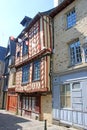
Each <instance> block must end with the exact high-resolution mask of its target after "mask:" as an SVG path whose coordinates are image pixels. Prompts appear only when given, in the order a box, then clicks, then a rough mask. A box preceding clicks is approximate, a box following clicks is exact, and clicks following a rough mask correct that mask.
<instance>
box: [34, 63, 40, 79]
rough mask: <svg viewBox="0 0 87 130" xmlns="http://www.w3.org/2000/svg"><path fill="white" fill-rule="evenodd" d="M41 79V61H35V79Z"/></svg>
mask: <svg viewBox="0 0 87 130" xmlns="http://www.w3.org/2000/svg"><path fill="white" fill-rule="evenodd" d="M39 79H40V61H36V62H34V69H33V80H39Z"/></svg>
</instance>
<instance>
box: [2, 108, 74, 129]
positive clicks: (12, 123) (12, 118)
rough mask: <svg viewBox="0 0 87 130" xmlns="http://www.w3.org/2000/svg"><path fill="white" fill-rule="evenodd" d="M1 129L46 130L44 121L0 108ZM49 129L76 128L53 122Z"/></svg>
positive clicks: (48, 126)
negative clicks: (57, 124)
mask: <svg viewBox="0 0 87 130" xmlns="http://www.w3.org/2000/svg"><path fill="white" fill-rule="evenodd" d="M0 130H45V128H44V122H41V121H37V120H31V119H29V118H24V117H21V116H17V115H14V114H12V113H9V112H7V111H5V110H0ZM47 130H76V129H74V128H66V127H62V126H56V125H52V124H48V125H47Z"/></svg>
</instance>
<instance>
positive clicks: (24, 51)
mask: <svg viewBox="0 0 87 130" xmlns="http://www.w3.org/2000/svg"><path fill="white" fill-rule="evenodd" d="M27 53H28V45H26V41H24V42H23V55H26V54H27Z"/></svg>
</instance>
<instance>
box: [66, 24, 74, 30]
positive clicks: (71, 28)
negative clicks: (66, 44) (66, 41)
mask: <svg viewBox="0 0 87 130" xmlns="http://www.w3.org/2000/svg"><path fill="white" fill-rule="evenodd" d="M75 26H76V24H74V25H73V26H71V27H69V28H68V27H66V29H65V31H68V30H69V29H72V28H73V27H75Z"/></svg>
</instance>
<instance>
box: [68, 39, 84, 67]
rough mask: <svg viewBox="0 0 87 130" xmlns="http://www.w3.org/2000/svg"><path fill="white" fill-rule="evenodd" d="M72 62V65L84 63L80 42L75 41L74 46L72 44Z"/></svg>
mask: <svg viewBox="0 0 87 130" xmlns="http://www.w3.org/2000/svg"><path fill="white" fill-rule="evenodd" d="M70 61H71V65H74V64H77V63H81V62H82V58H81V48H80V42H79V40H78V41H74V42H73V43H72V44H70Z"/></svg>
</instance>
